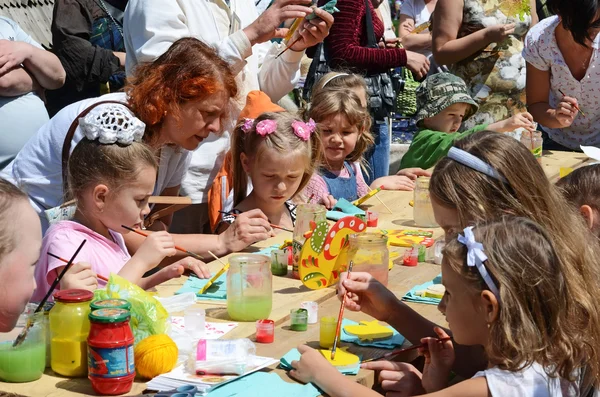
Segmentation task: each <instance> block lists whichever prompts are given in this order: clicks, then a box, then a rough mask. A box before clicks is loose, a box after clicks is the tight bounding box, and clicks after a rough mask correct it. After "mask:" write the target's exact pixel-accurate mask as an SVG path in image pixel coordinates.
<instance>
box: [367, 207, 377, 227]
mask: <svg viewBox="0 0 600 397" xmlns="http://www.w3.org/2000/svg"><path fill="white" fill-rule="evenodd" d="M378 222H379V214H378V213H377V212H375V211H367V227H377V223H378Z"/></svg>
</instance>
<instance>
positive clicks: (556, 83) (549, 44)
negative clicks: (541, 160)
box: [523, 16, 600, 149]
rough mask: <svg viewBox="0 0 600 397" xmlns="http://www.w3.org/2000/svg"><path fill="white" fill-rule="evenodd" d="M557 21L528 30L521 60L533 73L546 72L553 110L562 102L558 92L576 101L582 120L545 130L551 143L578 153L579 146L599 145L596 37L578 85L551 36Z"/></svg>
mask: <svg viewBox="0 0 600 397" xmlns="http://www.w3.org/2000/svg"><path fill="white" fill-rule="evenodd" d="M559 22H560V20H559V18H558V17H557V16H552V17H550V18H546V19H543V20H542V21H540V22H539V23H538V24H537V25H535V26H534V27H532V28H531V29H530V30H529V33H527V37H526V38H525V46H524V49H523V58H525V61H527V62H529V63H530V64H531V65H532V66H534V67H535V68H536V69H539V70H543V71H550V98H549V100H548V103H549V104H550V106H552V107H553V108H554V107H556V106H557V105H558V103H559V102H560V100H561V98H562V94H561V93H560V91H559V90H561V91H562V92H564V93H565V95H567V96H570V97H573V98H577V101H578V103H579V108H580V109H581V110H582V111H583V112H584V113H585V116H582V115H581V114H579V113H578V114H577V115H576V116H575V119H574V120H573V124H571V126H570V127H566V128H548V127H546V126H543V127H544V131H546V132H547V133H548V135H549V136H550V138H552V140H554V141H556V142H558V143H560V144H561V145H563V146H566V147H568V148H571V149H579V146H580V145H590V146H598V145H600V57H599V56H598V52H599V49H600V34H599V35H597V36H596V37H595V38H594V41H593V43H592V47H593V49H594V51H593V52H592V58H591V60H590V64H589V66H588V69H587V72H586V74H585V76H584V77H583V79H581V81H577V80H576V79H575V77H573V75H572V74H571V71H570V70H569V67H568V66H567V64H566V62H565V60H564V58H563V55H562V53H561V52H560V49H559V48H558V45H557V43H556V36H555V34H554V32H555V30H556V27H557V26H558V24H559ZM596 67H598V70H596Z"/></svg>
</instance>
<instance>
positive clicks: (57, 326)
mask: <svg viewBox="0 0 600 397" xmlns="http://www.w3.org/2000/svg"><path fill="white" fill-rule="evenodd" d="M93 297H94V294H93V293H92V292H90V291H86V290H83V289H68V290H63V291H58V292H56V293H55V294H54V301H55V302H56V304H55V305H54V307H53V308H52V310H50V315H49V318H50V354H51V358H50V366H51V367H52V370H53V371H54V372H56V373H57V374H60V375H63V376H68V377H83V376H86V375H87V342H86V340H87V337H88V334H89V332H90V320H89V319H88V315H89V314H90V302H91V301H92V299H93Z"/></svg>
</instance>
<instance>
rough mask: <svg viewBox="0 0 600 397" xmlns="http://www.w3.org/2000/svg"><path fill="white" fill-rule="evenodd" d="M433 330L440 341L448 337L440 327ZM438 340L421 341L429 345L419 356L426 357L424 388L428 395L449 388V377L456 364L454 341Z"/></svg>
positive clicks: (420, 351)
mask: <svg viewBox="0 0 600 397" xmlns="http://www.w3.org/2000/svg"><path fill="white" fill-rule="evenodd" d="M433 330H434V331H435V333H436V334H437V336H438V338H440V339H441V338H447V337H448V334H446V332H445V331H444V330H443V329H441V328H440V327H435V328H434V329H433ZM438 338H429V337H428V338H422V339H421V343H423V344H426V345H427V347H424V348H420V349H419V354H421V355H422V356H425V366H424V367H423V388H424V389H425V390H426V391H427V393H433V392H436V391H438V390H442V389H444V388H446V387H447V386H448V376H449V375H450V371H451V370H452V365H453V364H454V347H453V345H452V341H451V340H447V341H444V342H440V341H439V339H438Z"/></svg>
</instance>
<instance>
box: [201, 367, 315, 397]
mask: <svg viewBox="0 0 600 397" xmlns="http://www.w3.org/2000/svg"><path fill="white" fill-rule="evenodd" d="M320 395H321V392H320V391H319V390H318V389H317V388H316V387H315V386H313V385H312V384H310V383H309V384H307V385H302V384H300V383H290V382H286V381H285V380H283V379H281V377H280V376H279V375H278V374H275V373H266V372H260V371H259V372H254V373H252V374H250V375H246V376H244V377H242V378H240V379H236V380H235V381H233V382H230V383H227V384H225V385H223V386H221V387H217V388H216V389H214V390H211V391H209V392H208V396H210V397H281V396H295V397H317V396H320Z"/></svg>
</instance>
